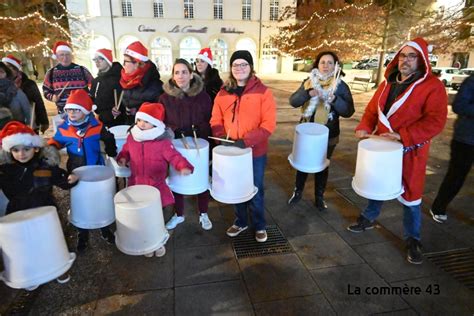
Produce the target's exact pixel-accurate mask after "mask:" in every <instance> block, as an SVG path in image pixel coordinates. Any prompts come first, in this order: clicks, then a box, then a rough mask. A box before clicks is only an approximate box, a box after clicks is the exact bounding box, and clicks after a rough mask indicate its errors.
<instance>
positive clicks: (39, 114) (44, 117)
mask: <svg viewBox="0 0 474 316" xmlns="http://www.w3.org/2000/svg"><path fill="white" fill-rule="evenodd" d="M21 90H23V92H24V93H25V94H26V97H27V98H28V101H30V103H31V104H33V103H34V105H35V120H34V122H35V125H36V126H37V127H40V126H41V125H43V126H48V125H49V121H48V113H47V112H46V107H45V106H44V102H43V97H42V96H41V92H40V90H39V89H38V85H37V84H36V82H34V81H33V80H31V79H29V78H28V76H27V75H26V74H25V73H24V72H21Z"/></svg>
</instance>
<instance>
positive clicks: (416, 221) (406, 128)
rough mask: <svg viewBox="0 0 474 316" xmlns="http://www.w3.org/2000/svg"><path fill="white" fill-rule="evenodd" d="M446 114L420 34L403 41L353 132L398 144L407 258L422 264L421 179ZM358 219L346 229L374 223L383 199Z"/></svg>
mask: <svg viewBox="0 0 474 316" xmlns="http://www.w3.org/2000/svg"><path fill="white" fill-rule="evenodd" d="M446 116H447V95H446V90H445V88H444V86H443V84H442V83H441V81H439V79H438V78H436V77H435V76H434V75H432V74H431V65H430V61H429V59H428V47H427V44H426V42H425V40H423V39H422V38H416V39H414V40H412V41H409V42H407V43H405V44H404V45H403V46H402V48H401V49H400V50H399V51H398V53H397V54H396V55H395V58H394V59H393V60H392V61H391V62H390V64H389V65H388V67H387V70H386V71H385V81H384V82H383V83H382V84H381V85H380V87H379V88H378V89H377V91H376V92H375V94H374V96H373V97H372V99H371V100H370V102H369V104H368V105H367V108H366V109H365V113H364V116H363V117H362V120H361V122H360V124H359V125H358V126H357V127H356V133H355V136H356V137H358V138H365V137H367V136H368V135H369V134H371V133H375V134H377V135H380V136H383V137H386V138H387V139H391V140H397V141H399V142H401V143H402V144H403V147H404V155H403V175H402V181H403V186H404V189H405V192H404V193H403V194H402V195H401V196H400V197H399V198H398V199H399V201H400V202H401V203H402V204H403V211H404V213H403V227H404V238H405V239H406V243H407V260H408V262H410V263H413V264H421V263H422V262H423V257H422V254H421V249H420V247H421V244H420V226H421V196H422V194H423V187H424V181H425V169H426V162H427V160H428V152H429V145H430V140H431V139H432V138H433V137H434V136H436V135H437V134H439V133H440V132H441V131H442V129H443V127H444V124H445V123H446ZM368 202H369V203H368V206H367V208H366V209H365V210H364V211H363V212H362V213H361V215H360V216H359V218H358V220H357V223H355V224H352V225H350V226H349V227H347V229H348V230H349V231H352V232H355V233H359V232H363V231H365V230H367V229H371V228H373V226H374V221H375V219H376V218H377V216H378V215H379V214H380V209H381V207H382V204H383V201H375V200H369V201H368Z"/></svg>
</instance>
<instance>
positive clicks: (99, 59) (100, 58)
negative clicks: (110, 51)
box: [92, 57, 105, 63]
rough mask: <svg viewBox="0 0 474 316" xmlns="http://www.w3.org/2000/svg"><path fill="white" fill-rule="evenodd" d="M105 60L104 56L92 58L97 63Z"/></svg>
mask: <svg viewBox="0 0 474 316" xmlns="http://www.w3.org/2000/svg"><path fill="white" fill-rule="evenodd" d="M104 60H105V59H104V58H102V57H96V58H92V61H93V62H95V63H96V62H98V61H104Z"/></svg>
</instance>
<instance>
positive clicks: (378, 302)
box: [311, 264, 408, 315]
mask: <svg viewBox="0 0 474 316" xmlns="http://www.w3.org/2000/svg"><path fill="white" fill-rule="evenodd" d="M311 274H312V275H313V278H314V280H315V281H316V283H317V284H318V286H319V287H320V288H321V291H322V292H323V294H324V296H325V297H326V298H327V300H328V301H329V302H331V306H332V307H333V308H334V309H335V311H336V313H337V314H339V315H367V314H373V313H380V312H389V311H396V310H401V309H406V308H408V306H407V304H406V303H405V302H404V301H403V300H402V299H401V297H400V296H398V295H368V294H366V293H365V290H366V289H369V290H370V289H373V288H380V287H382V286H388V284H387V283H385V281H383V280H382V279H381V278H380V277H379V276H378V275H377V273H375V271H374V270H372V269H371V268H370V267H369V266H368V265H367V264H358V265H350V266H343V267H332V268H325V269H317V270H312V271H311ZM349 286H350V289H349ZM356 287H359V288H360V291H361V292H360V294H355V293H356V292H355V291H356ZM352 293H354V294H352Z"/></svg>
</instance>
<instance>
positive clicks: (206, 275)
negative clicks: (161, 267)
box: [174, 244, 240, 286]
mask: <svg viewBox="0 0 474 316" xmlns="http://www.w3.org/2000/svg"><path fill="white" fill-rule="evenodd" d="M174 271H175V286H183V285H190V284H200V283H209V282H216V281H224V280H232V279H239V278H240V271H239V266H238V265H237V261H236V259H235V255H234V251H233V249H232V246H231V245H230V244H228V245H218V246H207V247H196V248H186V249H179V250H176V251H175V267H174Z"/></svg>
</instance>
